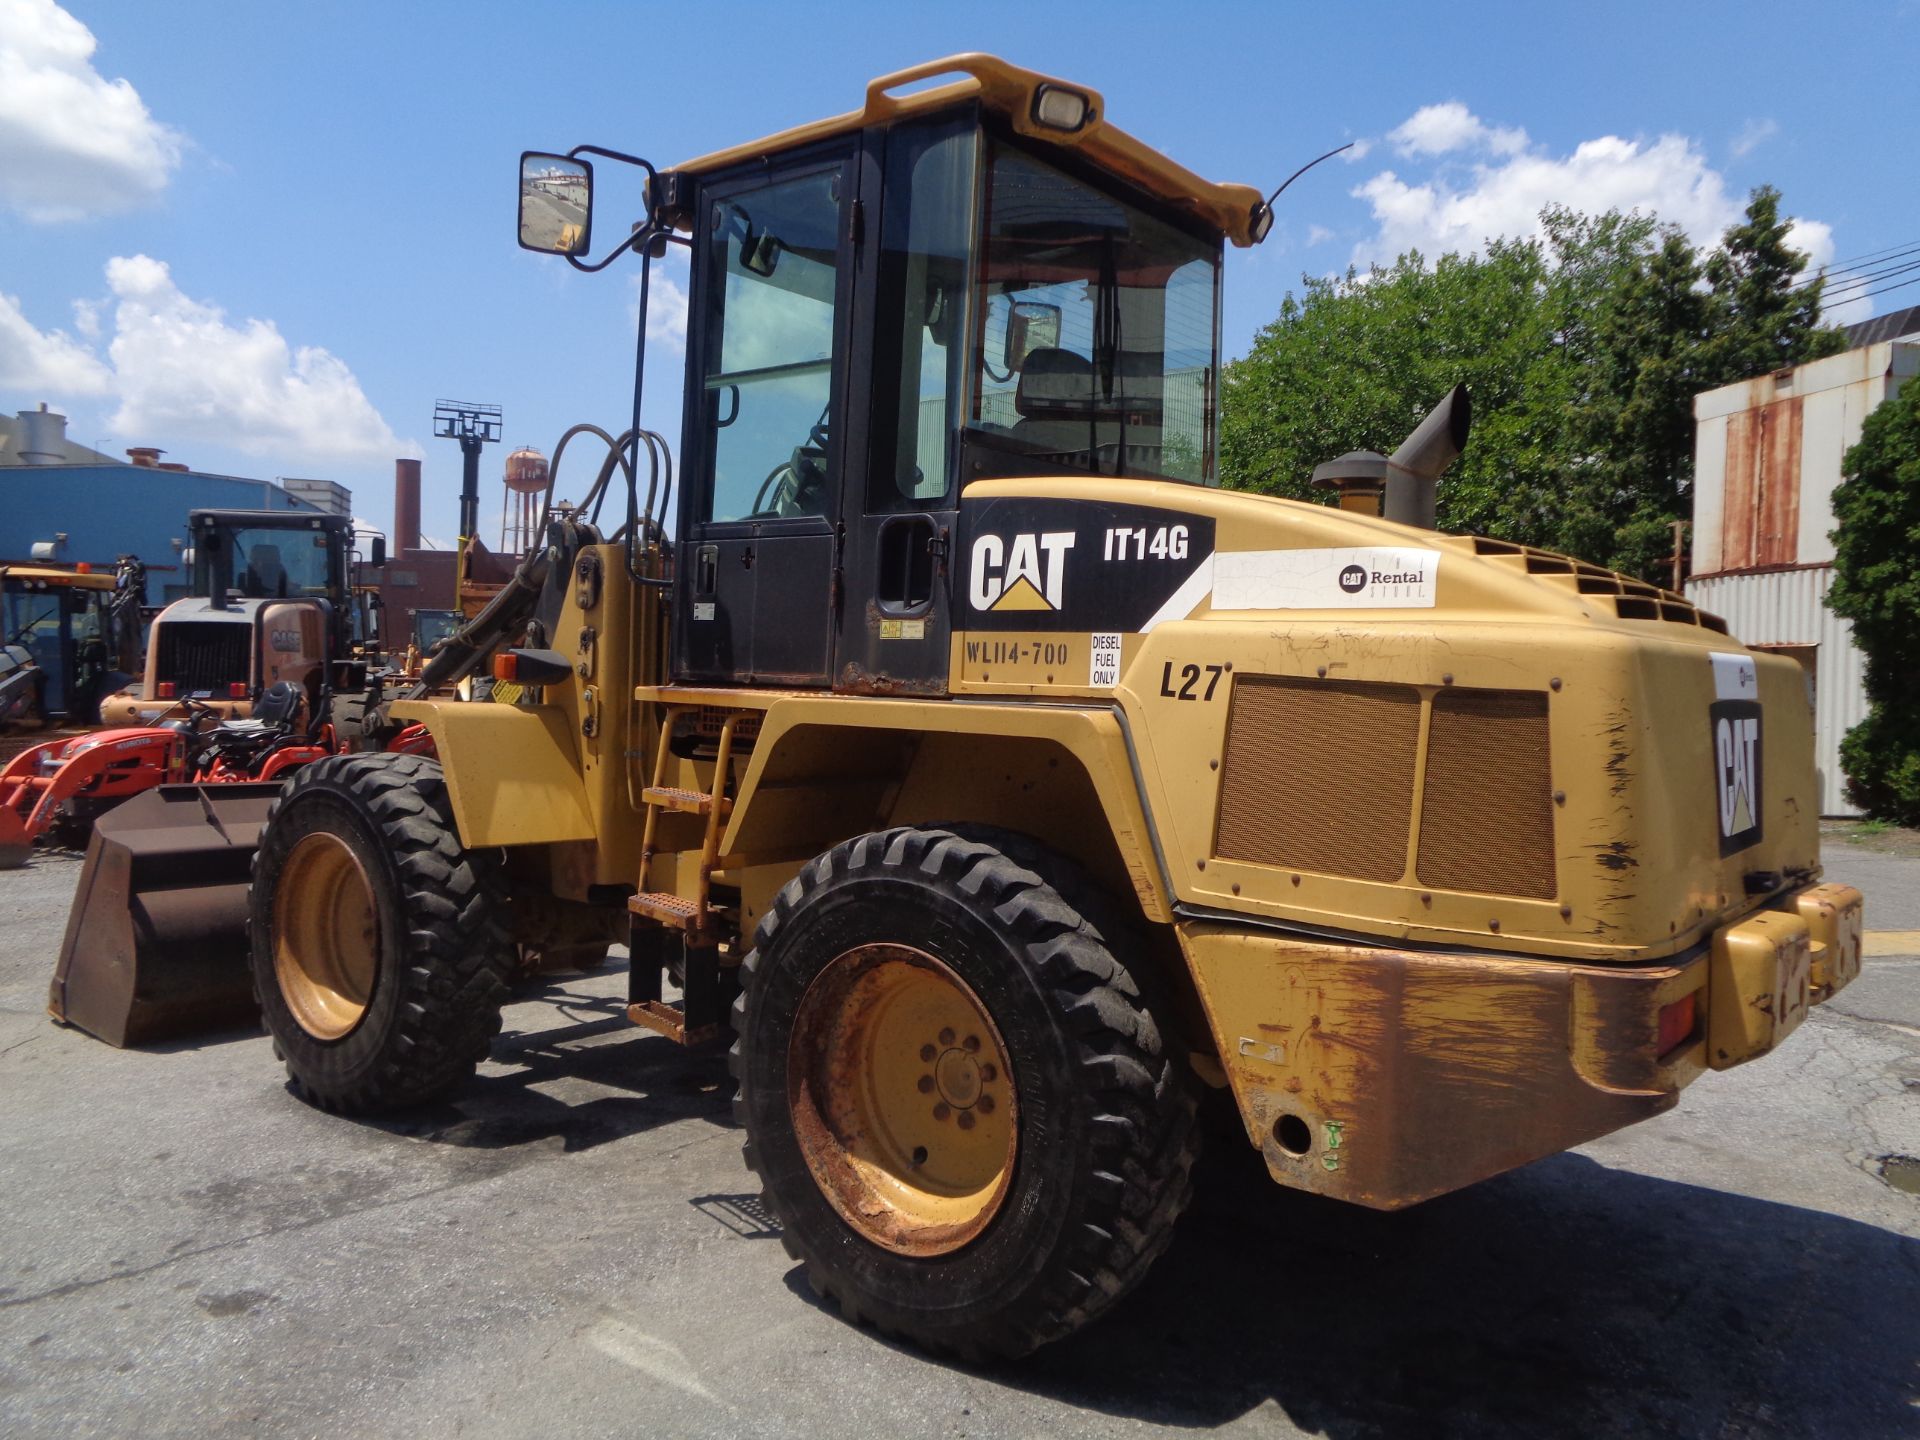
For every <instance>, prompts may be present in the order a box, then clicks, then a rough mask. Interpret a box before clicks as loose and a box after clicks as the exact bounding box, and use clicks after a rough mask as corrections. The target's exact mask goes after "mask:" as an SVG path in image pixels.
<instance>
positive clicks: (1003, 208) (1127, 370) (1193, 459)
mask: <svg viewBox="0 0 1920 1440" xmlns="http://www.w3.org/2000/svg"><path fill="white" fill-rule="evenodd" d="M991 166H992V168H991V172H990V176H989V180H988V185H987V214H986V225H985V243H984V246H983V249H982V255H981V295H982V297H983V301H984V303H983V304H982V305H981V307H980V312H979V316H978V319H977V322H976V323H977V325H978V331H977V335H978V340H979V343H978V345H977V347H976V350H977V355H978V359H977V360H976V362H975V371H974V390H973V399H972V408H971V414H970V416H969V419H968V427H967V428H968V434H969V437H970V438H971V439H974V440H977V441H983V442H985V443H986V444H988V445H989V446H991V447H992V448H994V449H997V450H1002V451H1009V452H1013V453H1015V454H1018V455H1020V456H1022V457H1031V459H1032V460H1037V461H1040V462H1042V463H1043V464H1044V467H1045V468H1048V469H1058V470H1087V471H1092V472H1095V473H1097V474H1103V475H1152V476H1164V477H1167V478H1169V479H1176V480H1192V481H1201V482H1206V483H1211V482H1212V480H1213V477H1214V469H1213V406H1214V392H1215V376H1216V373H1217V371H1216V366H1215V348H1216V323H1215V322H1216V297H1217V294H1218V288H1219V247H1218V245H1217V244H1210V243H1208V242H1207V241H1204V240H1198V239H1195V238H1193V237H1192V236H1190V235H1188V234H1186V233H1185V232H1184V231H1181V230H1178V229H1176V228H1174V227H1173V226H1172V225H1170V224H1167V223H1165V222H1164V221H1161V220H1158V219H1156V218H1154V217H1153V216H1152V215H1149V214H1148V213H1147V212H1146V211H1144V210H1141V209H1139V208H1137V207H1135V206H1133V205H1130V204H1127V203H1126V202H1124V201H1122V200H1118V199H1115V198H1114V197H1112V196H1110V195H1107V194H1105V193H1103V192H1101V191H1098V190H1095V189H1094V188H1093V187H1092V186H1090V185H1087V184H1085V183H1083V182H1081V181H1079V180H1076V179H1073V178H1072V177H1071V176H1069V175H1066V174H1065V173H1063V172H1061V171H1059V170H1056V169H1054V168H1053V167H1052V166H1050V165H1047V164H1044V163H1042V162H1041V161H1039V160H1036V159H1035V158H1033V157H1032V156H1030V155H1026V154H1023V153H1022V152H1020V151H1018V150H1016V149H1014V148H1012V147H1011V146H1009V145H1006V144H997V145H995V146H994V147H993V151H992V160H991ZM996 468H1008V467H1004V466H996ZM1018 468H1019V469H1020V470H1022V471H1027V472H1029V473H1031V471H1032V468H1033V467H1032V464H1031V463H1029V462H1028V461H1026V460H1025V459H1024V458H1023V463H1021V464H1020V465H1019V466H1018Z"/></svg>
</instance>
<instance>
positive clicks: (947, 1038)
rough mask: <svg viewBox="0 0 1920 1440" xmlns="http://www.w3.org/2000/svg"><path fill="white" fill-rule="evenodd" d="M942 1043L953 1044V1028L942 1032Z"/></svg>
mask: <svg viewBox="0 0 1920 1440" xmlns="http://www.w3.org/2000/svg"><path fill="white" fill-rule="evenodd" d="M940 1043H941V1044H942V1045H951V1044H953V1029H952V1027H951V1026H949V1027H948V1028H947V1029H945V1030H942V1031H941V1032H940Z"/></svg>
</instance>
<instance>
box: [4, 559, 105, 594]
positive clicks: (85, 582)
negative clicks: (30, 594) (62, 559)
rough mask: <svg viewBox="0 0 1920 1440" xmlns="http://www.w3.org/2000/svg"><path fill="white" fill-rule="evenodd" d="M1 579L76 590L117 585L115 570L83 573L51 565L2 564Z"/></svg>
mask: <svg viewBox="0 0 1920 1440" xmlns="http://www.w3.org/2000/svg"><path fill="white" fill-rule="evenodd" d="M0 580H27V581H34V582H40V583H44V584H48V585H70V586H72V587H73V588H74V589H76V590H112V589H114V588H115V586H116V583H117V582H116V581H115V580H114V576H113V571H111V570H108V571H107V572H105V573H104V574H102V573H101V572H99V571H95V572H94V573H93V574H91V575H82V574H81V573H80V572H79V571H77V570H61V569H58V568H56V567H54V566H51V565H0Z"/></svg>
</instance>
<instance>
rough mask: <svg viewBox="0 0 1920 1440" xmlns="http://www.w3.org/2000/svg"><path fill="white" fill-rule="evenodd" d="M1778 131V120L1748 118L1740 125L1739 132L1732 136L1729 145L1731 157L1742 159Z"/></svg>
mask: <svg viewBox="0 0 1920 1440" xmlns="http://www.w3.org/2000/svg"><path fill="white" fill-rule="evenodd" d="M1779 133H1780V122H1779V121H1778V120H1749V121H1747V123H1746V124H1744V125H1742V126H1741V127H1740V133H1739V134H1738V135H1736V136H1734V137H1733V144H1732V146H1731V147H1730V148H1731V149H1732V151H1733V158H1734V159H1736V160H1744V159H1745V158H1746V157H1747V156H1749V155H1751V154H1752V153H1753V152H1754V151H1755V150H1758V149H1759V148H1760V147H1761V146H1762V145H1764V144H1766V143H1767V141H1769V140H1771V139H1772V138H1773V137H1774V136H1776V135H1778V134H1779Z"/></svg>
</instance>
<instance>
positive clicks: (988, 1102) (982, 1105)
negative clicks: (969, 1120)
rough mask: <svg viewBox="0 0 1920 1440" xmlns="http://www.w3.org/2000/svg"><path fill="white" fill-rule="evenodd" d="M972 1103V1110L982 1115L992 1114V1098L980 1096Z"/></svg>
mask: <svg viewBox="0 0 1920 1440" xmlns="http://www.w3.org/2000/svg"><path fill="white" fill-rule="evenodd" d="M973 1103H974V1108H975V1109H977V1110H978V1111H979V1112H980V1113H981V1114H982V1115H991V1114H993V1096H991V1095H982V1096H981V1097H980V1098H979V1099H978V1100H976V1101H974V1102H973Z"/></svg>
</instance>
